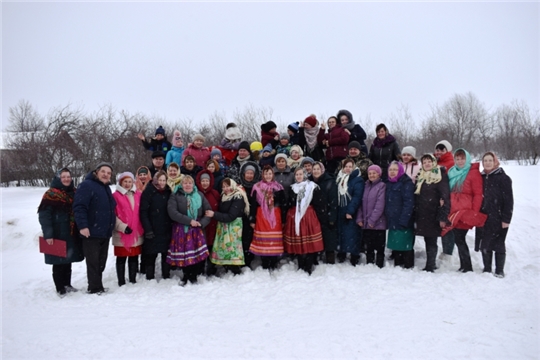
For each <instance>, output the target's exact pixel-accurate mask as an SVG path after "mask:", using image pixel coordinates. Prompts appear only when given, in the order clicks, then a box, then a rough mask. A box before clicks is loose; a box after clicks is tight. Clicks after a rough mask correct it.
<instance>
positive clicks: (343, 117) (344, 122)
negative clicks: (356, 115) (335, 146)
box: [339, 115, 349, 125]
mask: <svg viewBox="0 0 540 360" xmlns="http://www.w3.org/2000/svg"><path fill="white" fill-rule="evenodd" d="M339 120H340V121H341V125H347V124H348V123H349V118H348V117H347V115H341V117H340V118H339Z"/></svg>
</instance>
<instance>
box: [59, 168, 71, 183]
mask: <svg viewBox="0 0 540 360" xmlns="http://www.w3.org/2000/svg"><path fill="white" fill-rule="evenodd" d="M60 182H61V183H62V185H64V186H69V185H71V174H70V173H69V171H62V172H61V173H60Z"/></svg>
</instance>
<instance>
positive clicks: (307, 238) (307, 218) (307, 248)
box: [283, 205, 324, 254]
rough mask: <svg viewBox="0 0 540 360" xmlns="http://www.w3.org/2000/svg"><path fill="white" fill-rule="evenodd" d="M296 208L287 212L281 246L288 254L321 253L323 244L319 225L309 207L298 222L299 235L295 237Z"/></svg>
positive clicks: (315, 215)
mask: <svg viewBox="0 0 540 360" xmlns="http://www.w3.org/2000/svg"><path fill="white" fill-rule="evenodd" d="M295 216H296V206H294V207H292V208H290V209H289V211H288V212H287V222H286V224H285V231H284V235H283V245H284V247H285V251H286V252H287V253H289V254H311V253H315V252H319V251H323V249H324V243H323V238H322V232H321V224H320V223H319V219H317V214H316V213H315V210H313V207H311V205H310V206H309V207H308V208H307V211H306V213H305V214H304V217H302V220H301V221H300V233H299V234H298V235H297V234H296V231H295V227H294V219H295Z"/></svg>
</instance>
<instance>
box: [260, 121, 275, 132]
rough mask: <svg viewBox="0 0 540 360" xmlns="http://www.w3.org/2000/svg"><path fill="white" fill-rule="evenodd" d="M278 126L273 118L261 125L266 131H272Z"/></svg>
mask: <svg viewBox="0 0 540 360" xmlns="http://www.w3.org/2000/svg"><path fill="white" fill-rule="evenodd" d="M274 128H277V125H276V123H275V122H273V121H272V120H269V121H267V122H266V123H264V124H262V125H261V130H262V131H264V132H270V130H272V129H274Z"/></svg>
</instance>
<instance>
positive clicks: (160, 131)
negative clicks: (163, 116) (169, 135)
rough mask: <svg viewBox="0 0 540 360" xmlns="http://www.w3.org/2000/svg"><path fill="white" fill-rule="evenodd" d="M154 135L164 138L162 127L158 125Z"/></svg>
mask: <svg viewBox="0 0 540 360" xmlns="http://www.w3.org/2000/svg"><path fill="white" fill-rule="evenodd" d="M156 135H163V136H165V129H164V128H163V126H161V125H159V127H158V128H157V129H156Z"/></svg>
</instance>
